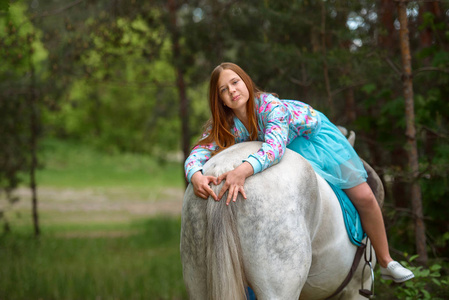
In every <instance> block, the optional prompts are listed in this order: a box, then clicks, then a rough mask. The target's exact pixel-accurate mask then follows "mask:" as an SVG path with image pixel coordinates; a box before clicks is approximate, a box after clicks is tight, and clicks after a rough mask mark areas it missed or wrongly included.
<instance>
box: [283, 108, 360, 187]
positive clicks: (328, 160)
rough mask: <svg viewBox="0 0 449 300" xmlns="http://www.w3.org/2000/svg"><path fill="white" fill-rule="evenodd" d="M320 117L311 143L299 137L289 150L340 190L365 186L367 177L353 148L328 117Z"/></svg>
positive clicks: (288, 146)
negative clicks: (301, 157)
mask: <svg viewBox="0 0 449 300" xmlns="http://www.w3.org/2000/svg"><path fill="white" fill-rule="evenodd" d="M317 113H318V114H319V115H320V117H321V129H320V130H319V131H318V133H317V134H315V135H314V136H312V137H310V138H309V139H306V138H304V137H302V136H299V137H297V138H296V139H294V140H293V141H292V142H291V143H290V144H288V145H287V148H289V149H291V150H293V151H295V152H297V153H299V154H301V155H302V156H303V157H304V158H305V159H307V160H308V161H309V163H310V164H311V165H312V167H313V169H314V170H315V172H317V173H318V174H319V175H320V176H321V177H323V178H324V179H325V180H326V181H327V182H329V183H331V184H333V185H335V186H336V187H338V188H340V189H349V188H352V187H355V186H357V185H359V184H361V183H363V182H366V179H367V177H368V175H367V173H366V171H365V168H364V167H363V163H362V161H361V160H360V158H359V156H358V155H357V153H356V152H355V151H354V148H353V147H352V146H351V144H349V142H348V140H347V139H346V137H345V136H344V135H343V134H342V133H341V132H340V130H339V129H338V128H337V127H336V126H335V125H334V124H332V123H331V122H330V121H329V120H328V118H327V117H326V116H325V115H323V114H322V113H320V112H318V111H317Z"/></svg>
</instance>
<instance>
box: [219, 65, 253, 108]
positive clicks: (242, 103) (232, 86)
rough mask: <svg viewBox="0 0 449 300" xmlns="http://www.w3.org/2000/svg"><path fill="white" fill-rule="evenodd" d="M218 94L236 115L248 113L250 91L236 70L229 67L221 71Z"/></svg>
mask: <svg viewBox="0 0 449 300" xmlns="http://www.w3.org/2000/svg"><path fill="white" fill-rule="evenodd" d="M218 95H219V96H220V99H221V100H222V101H223V103H224V104H225V105H226V106H227V107H229V108H230V109H232V110H233V111H234V113H236V115H239V114H242V113H243V114H245V113H246V102H248V99H249V91H248V88H247V87H246V84H245V82H243V80H242V78H240V76H239V75H237V73H235V72H234V71H232V70H229V69H225V70H223V71H221V73H220V77H218Z"/></svg>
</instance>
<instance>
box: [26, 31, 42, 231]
mask: <svg viewBox="0 0 449 300" xmlns="http://www.w3.org/2000/svg"><path fill="white" fill-rule="evenodd" d="M33 38H34V37H33V35H31V34H30V35H28V47H29V49H30V53H29V55H30V75H31V83H30V94H29V99H30V111H31V113H30V153H31V165H30V189H31V195H32V196H31V198H32V200H31V201H32V216H33V226H34V235H35V236H36V237H38V236H39V235H40V228H39V214H38V210H37V190H36V189H37V186H36V169H37V136H38V134H39V121H38V118H39V113H38V105H37V94H36V74H35V73H36V72H35V69H34V64H33V61H32V57H33V46H32V42H33Z"/></svg>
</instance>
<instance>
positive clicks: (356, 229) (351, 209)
mask: <svg viewBox="0 0 449 300" xmlns="http://www.w3.org/2000/svg"><path fill="white" fill-rule="evenodd" d="M329 185H330V186H331V188H332V189H333V190H334V193H335V195H336V196H337V198H338V202H340V206H341V210H342V213H343V219H344V220H345V225H346V231H347V232H348V236H349V239H350V240H351V242H352V243H353V244H354V245H356V246H360V245H361V244H362V240H363V239H364V238H365V237H366V233H365V232H364V231H363V228H362V222H361V221H360V216H359V213H358V211H357V209H356V208H355V206H354V204H352V202H351V200H349V197H348V196H347V195H346V193H345V192H344V191H342V190H341V189H339V188H337V187H336V186H334V185H332V184H329Z"/></svg>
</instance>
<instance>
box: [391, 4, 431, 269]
mask: <svg viewBox="0 0 449 300" xmlns="http://www.w3.org/2000/svg"><path fill="white" fill-rule="evenodd" d="M398 18H399V23H400V26H401V28H400V31H399V40H400V45H401V56H402V68H403V69H402V70H403V74H402V83H403V90H404V100H405V119H406V132H405V135H406V138H407V145H406V151H407V156H408V165H409V172H410V184H411V201H412V211H413V215H414V220H415V243H416V250H417V254H418V255H419V258H418V262H420V263H421V264H424V265H425V264H427V260H428V258H427V250H426V234H425V231H426V228H425V224H424V218H423V211H422V197H421V187H420V185H419V181H418V180H419V178H418V176H419V165H418V149H417V143H416V129H415V112H414V100H413V77H412V63H411V56H410V42H409V31H408V21H407V11H406V1H405V0H401V1H399V3H398Z"/></svg>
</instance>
